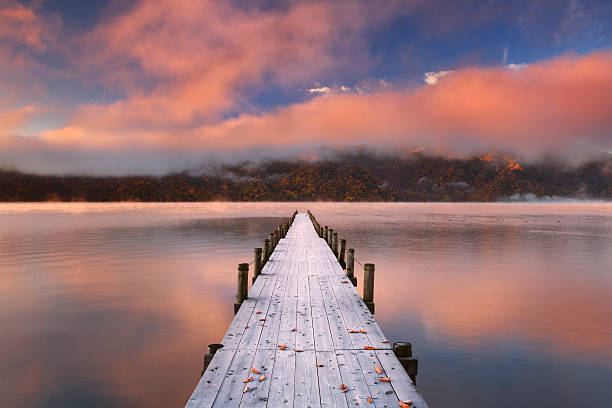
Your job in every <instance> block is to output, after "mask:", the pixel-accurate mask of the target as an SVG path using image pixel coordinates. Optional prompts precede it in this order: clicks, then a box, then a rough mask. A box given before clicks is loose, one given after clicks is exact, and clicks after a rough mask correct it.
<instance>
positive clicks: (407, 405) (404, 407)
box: [399, 400, 412, 408]
mask: <svg viewBox="0 0 612 408" xmlns="http://www.w3.org/2000/svg"><path fill="white" fill-rule="evenodd" d="M399 406H400V407H401V408H412V401H410V400H407V401H399Z"/></svg>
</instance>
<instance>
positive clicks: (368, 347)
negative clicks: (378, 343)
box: [364, 346, 376, 350]
mask: <svg viewBox="0 0 612 408" xmlns="http://www.w3.org/2000/svg"><path fill="white" fill-rule="evenodd" d="M364 349H366V350H376V347H372V346H365V347H364Z"/></svg>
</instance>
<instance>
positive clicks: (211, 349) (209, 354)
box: [200, 343, 223, 377]
mask: <svg viewBox="0 0 612 408" xmlns="http://www.w3.org/2000/svg"><path fill="white" fill-rule="evenodd" d="M221 348H223V344H216V343H215V344H209V345H208V349H207V350H206V354H204V366H203V367H202V372H201V373H200V377H201V376H203V375H204V372H205V371H206V369H207V368H208V365H209V364H210V362H211V361H212V359H213V357H214V356H215V353H216V352H217V350H219V349H221Z"/></svg>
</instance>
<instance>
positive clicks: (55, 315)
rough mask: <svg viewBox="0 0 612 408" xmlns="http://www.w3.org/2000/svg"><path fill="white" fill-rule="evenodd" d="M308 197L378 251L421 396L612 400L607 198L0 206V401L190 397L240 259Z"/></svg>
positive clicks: (368, 249)
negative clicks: (576, 200)
mask: <svg viewBox="0 0 612 408" xmlns="http://www.w3.org/2000/svg"><path fill="white" fill-rule="evenodd" d="M307 208H309V209H310V210H311V211H313V213H314V214H315V215H316V216H317V218H318V220H319V221H320V223H321V224H322V225H325V224H328V225H330V226H333V227H334V229H335V230H337V231H338V232H339V233H340V236H341V237H343V238H347V240H348V246H349V247H352V248H355V250H356V257H357V259H358V260H360V261H361V262H362V263H363V262H366V261H367V262H372V263H375V264H376V290H375V302H376V317H377V320H378V322H379V323H380V325H381V326H382V329H383V330H384V332H385V333H386V334H387V336H388V338H389V339H391V340H392V341H411V342H412V343H413V345H414V349H415V353H416V355H417V356H418V357H419V365H420V367H419V375H418V377H417V382H418V385H419V389H420V390H421V392H422V393H423V395H424V396H425V398H426V399H427V401H428V402H429V404H430V406H431V407H432V408H433V407H450V406H452V407H468V406H469V407H516V406H522V407H544V406H551V407H552V406H554V407H574V406H588V407H609V406H612V405H611V404H612V204H601V203H593V204H325V203H309V204H304V203H301V204H271V203H267V204H236V203H234V204H227V203H206V204H128V203H126V204H80V203H79V204H0V406H1V407H108V406H113V407H179V406H182V405H184V403H185V401H186V400H187V398H188V397H189V395H190V394H191V392H192V390H193V388H194V387H195V385H196V383H197V381H198V379H199V373H200V369H201V365H202V356H203V353H204V351H205V346H206V344H208V343H214V342H218V341H219V340H220V339H221V338H222V337H223V334H224V333H225V330H226V329H227V327H228V325H229V323H230V322H231V320H232V318H233V313H232V307H233V301H234V299H233V295H234V290H235V289H234V287H235V276H236V272H235V270H236V265H237V264H238V263H239V262H249V261H250V260H251V256H252V248H254V247H256V246H261V242H262V239H264V238H265V237H266V236H267V234H268V233H269V232H270V231H271V230H272V229H273V228H274V227H275V226H276V225H278V224H279V223H280V221H281V219H280V217H286V216H288V215H289V214H290V213H291V212H292V211H293V210H295V209H299V210H300V211H305V210H306V209H307ZM358 278H359V282H360V283H361V282H362V280H361V276H360V274H358ZM358 290H360V291H361V287H359V288H358Z"/></svg>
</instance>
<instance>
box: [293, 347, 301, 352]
mask: <svg viewBox="0 0 612 408" xmlns="http://www.w3.org/2000/svg"><path fill="white" fill-rule="evenodd" d="M293 351H295V352H296V353H301V352H302V351H304V350H301V349H297V348H294V349H293Z"/></svg>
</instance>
